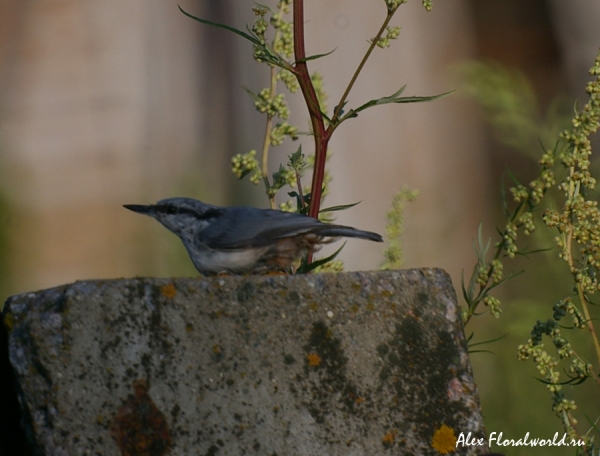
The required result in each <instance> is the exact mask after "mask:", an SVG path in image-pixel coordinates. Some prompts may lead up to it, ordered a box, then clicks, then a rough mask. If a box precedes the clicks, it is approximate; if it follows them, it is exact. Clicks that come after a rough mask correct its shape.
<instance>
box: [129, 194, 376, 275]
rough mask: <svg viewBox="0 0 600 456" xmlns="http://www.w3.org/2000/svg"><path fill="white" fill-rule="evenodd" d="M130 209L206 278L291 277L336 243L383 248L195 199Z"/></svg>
mask: <svg viewBox="0 0 600 456" xmlns="http://www.w3.org/2000/svg"><path fill="white" fill-rule="evenodd" d="M124 207H125V208H127V209H129V210H131V211H134V212H138V213H140V214H145V215H149V216H150V217H153V218H155V219H156V220H158V221H159V222H160V223H162V224H163V225H164V226H165V227H166V228H167V229H169V230H170V231H172V232H173V233H175V234H176V235H177V236H179V238H180V239H181V240H182V242H183V245H185V248H186V249H187V251H188V253H189V255H190V258H191V260H192V262H193V263H194V266H196V269H197V270H198V271H200V273H202V274H218V273H220V272H229V273H233V274H236V273H246V272H249V273H261V272H269V271H290V270H291V266H292V263H293V262H294V261H295V260H297V259H298V258H299V257H300V256H301V255H303V254H304V253H306V252H313V251H315V250H316V249H317V248H318V247H320V245H321V244H324V243H327V242H330V241H331V238H335V237H340V236H344V237H355V238H361V239H368V240H370V241H375V242H382V241H383V239H382V238H381V236H380V235H379V234H377V233H371V232H369V231H361V230H357V229H356V228H352V227H349V226H342V225H333V224H328V223H322V222H320V221H318V220H316V219H314V218H312V217H307V216H304V215H300V214H294V213H291V212H283V211H277V210H271V209H257V208H253V207H219V206H212V205H210V204H205V203H203V202H202V201H198V200H195V199H192V198H169V199H164V200H162V201H159V202H158V203H156V204H153V205H149V206H142V205H137V204H126V205H124Z"/></svg>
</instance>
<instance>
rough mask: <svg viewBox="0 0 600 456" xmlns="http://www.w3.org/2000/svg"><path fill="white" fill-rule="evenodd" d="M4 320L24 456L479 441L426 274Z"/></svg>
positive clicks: (347, 451)
mask: <svg viewBox="0 0 600 456" xmlns="http://www.w3.org/2000/svg"><path fill="white" fill-rule="evenodd" d="M3 317H4V318H3V319H4V323H5V325H6V326H7V329H8V333H9V353H10V360H11V363H12V366H13V369H14V371H15V372H16V378H17V381H18V384H19V387H20V390H21V394H20V400H21V404H22V407H23V410H24V412H25V414H24V416H25V417H26V419H27V420H28V423H27V426H28V430H29V432H30V435H31V436H33V438H34V440H35V445H36V448H38V450H37V451H38V453H36V454H48V455H83V454H92V455H96V454H97V455H112V454H115V455H117V454H123V455H134V454H139V455H163V454H172V455H218V456H221V455H243V454H248V455H253V454H256V455H277V456H283V455H294V456H297V455H311V456H312V455H340V456H341V455H343V456H348V455H360V456H362V455H380V454H403V455H411V454H414V455H438V454H441V453H442V454H443V451H445V450H446V449H448V446H449V443H448V442H450V444H451V443H452V435H455V436H458V435H459V434H460V433H461V432H464V433H465V435H466V433H468V432H471V433H472V436H474V437H484V434H485V432H484V426H483V422H482V418H481V413H480V410H479V405H478V398H477V391H476V387H475V384H474V382H473V378H472V375H471V370H470V365H469V362H468V357H467V351H466V342H465V338H464V335H463V331H462V326H461V322H460V318H459V315H458V309H457V304H456V297H455V294H454V290H453V288H452V284H451V282H450V279H449V277H448V275H447V274H446V273H445V272H444V271H442V270H438V269H419V270H408V271H393V272H391V271H388V272H373V273H364V272H353V273H343V274H315V275H302V276H266V277H265V276H258V277H256V276H255V277H214V278H198V279H147V278H137V279H124V280H109V281H87V282H77V283H75V284H71V285H65V286H62V287H58V288H53V289H49V290H44V291H40V292H37V293H29V294H23V295H19V296H14V297H12V298H10V299H9V300H8V302H7V305H6V307H5V311H4V315H3ZM434 436H435V437H434ZM458 450H459V451H458V452H457V453H456V454H484V453H485V451H486V449H485V448H481V447H479V448H478V447H471V448H460V447H459V449H458Z"/></svg>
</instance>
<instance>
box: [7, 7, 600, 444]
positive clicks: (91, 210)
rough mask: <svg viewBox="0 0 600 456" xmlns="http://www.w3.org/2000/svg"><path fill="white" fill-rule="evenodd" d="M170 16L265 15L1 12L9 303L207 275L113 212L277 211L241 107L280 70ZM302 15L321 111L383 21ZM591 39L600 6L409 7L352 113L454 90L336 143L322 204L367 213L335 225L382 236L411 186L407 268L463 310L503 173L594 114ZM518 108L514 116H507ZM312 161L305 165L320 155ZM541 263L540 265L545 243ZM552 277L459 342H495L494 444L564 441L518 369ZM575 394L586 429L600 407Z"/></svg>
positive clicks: (541, 397)
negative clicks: (62, 289) (90, 283)
mask: <svg viewBox="0 0 600 456" xmlns="http://www.w3.org/2000/svg"><path fill="white" fill-rule="evenodd" d="M178 3H179V4H180V5H181V6H182V7H183V8H184V9H186V10H187V11H189V12H191V13H193V14H195V15H197V16H200V17H204V18H207V19H210V20H213V21H217V22H225V23H227V24H231V25H234V26H236V27H238V28H241V29H244V27H245V24H247V23H252V22H253V21H254V17H253V14H252V12H251V10H250V8H251V6H253V4H252V3H251V2H240V1H236V0H218V1H217V0H193V1H192V0H177V1H175V0H119V1H116V0H86V1H81V0H2V2H0V300H1V301H2V302H3V301H4V300H5V298H6V297H7V296H9V295H11V294H16V293H23V292H28V291H34V290H37V289H41V288H47V287H52V286H57V285H61V284H64V283H69V282H73V281H75V280H87V279H103V278H119V277H131V276H196V275H197V274H196V273H195V270H194V269H193V266H192V265H191V263H190V262H189V260H188V259H187V255H186V253H185V251H184V249H183V246H181V245H180V243H179V241H178V240H177V239H176V238H175V236H173V235H171V234H170V233H168V232H167V231H166V230H165V229H164V228H163V227H162V226H160V225H159V224H158V223H156V222H153V221H152V220H150V219H149V218H145V217H141V216H139V215H136V214H133V213H131V212H129V211H127V210H125V209H123V208H122V205H123V204H131V203H134V204H148V203H153V202H155V201H157V200H159V199H162V198H166V197H171V196H192V197H196V198H199V199H202V200H204V201H206V202H209V203H213V204H219V205H235V204H247V205H254V206H259V207H267V204H268V201H267V198H266V197H265V195H264V192H263V191H262V188H261V187H260V186H258V187H255V186H253V185H251V184H250V183H249V182H247V181H244V182H237V181H236V180H235V177H234V176H233V174H232V173H231V169H230V168H231V165H230V161H231V157H232V156H233V155H235V154H237V153H245V152H247V151H249V150H250V149H260V148H261V145H262V143H261V139H262V135H263V132H264V118H263V117H262V116H261V115H259V114H258V113H256V112H255V110H254V107H253V102H252V100H251V99H250V97H248V96H247V94H246V93H245V91H244V90H243V87H248V88H250V89H251V90H253V91H259V90H260V89H261V88H262V87H265V86H266V85H267V84H268V81H267V77H268V69H266V67H264V66H261V65H259V64H257V63H256V62H254V60H253V59H252V55H251V47H250V45H249V43H247V42H245V41H244V40H242V39H241V38H239V37H237V36H233V35H231V34H228V33H227V32H225V31H223V30H219V29H214V28H210V27H207V26H202V25H200V24H199V23H197V22H194V21H192V20H191V19H189V18H186V17H185V16H184V15H183V14H181V13H180V12H179V10H178V8H177V4H178ZM306 8H307V11H306V31H307V52H308V54H309V55H311V54H320V53H326V52H329V51H331V50H333V49H335V52H334V53H333V54H331V55H330V56H328V57H326V58H324V59H319V60H316V61H311V62H310V64H309V68H310V69H311V71H314V70H318V71H319V72H321V73H322V74H323V76H324V80H325V90H326V91H327V93H328V95H329V106H330V109H331V108H332V107H333V106H334V105H335V103H336V101H337V100H339V98H340V96H341V94H342V92H343V90H344V89H345V87H346V85H347V83H348V81H349V79H350V76H351V74H352V72H353V71H354V69H355V68H356V66H357V65H358V63H359V61H360V59H361V58H362V55H363V54H364V52H365V50H366V48H367V46H368V40H369V39H370V38H372V37H373V36H374V35H375V33H376V31H377V30H378V28H379V27H380V25H381V23H382V21H383V18H384V16H385V5H384V2H383V0H378V1H373V2H365V1H364V0H343V1H342V0H328V1H326V2H307V6H306ZM599 21H600V2H598V1H597V0H573V1H570V2H565V1H559V0H529V1H527V2H523V1H522V0H444V1H435V0H434V2H433V10H432V12H430V13H427V12H426V11H425V10H424V8H423V7H422V6H421V2H419V1H417V0H412V1H410V2H408V3H407V4H405V5H402V6H401V8H400V9H399V11H398V13H397V14H396V16H395V19H394V20H393V25H401V26H402V30H401V33H400V38H399V39H398V40H397V41H394V42H393V43H392V46H391V48H389V49H385V50H380V49H378V50H376V52H375V53H374V55H373V57H372V59H371V60H370V61H369V62H368V64H367V66H366V67H365V70H364V72H363V73H362V75H361V77H360V78H359V80H358V82H357V85H356V86H355V89H354V91H353V92H352V93H351V95H350V98H349V106H357V105H360V104H362V103H364V102H366V101H368V100H370V99H373V98H379V97H381V96H387V95H390V94H392V93H394V92H395V91H396V90H397V89H399V88H400V87H401V86H402V85H404V84H407V89H406V91H405V92H404V95H406V96H410V95H433V94H437V93H442V92H447V91H450V90H454V89H456V92H455V93H454V94H453V95H451V96H449V97H446V98H444V99H441V100H438V101H435V102H431V103H422V104H408V105H406V104H404V105H387V106H382V107H377V108H374V109H371V110H368V111H366V112H364V113H363V114H361V116H360V117H359V118H358V119H354V120H350V121H348V122H347V123H345V124H343V125H342V126H341V127H340V128H339V130H338V131H337V132H336V134H335V135H334V136H333V140H332V142H331V143H330V148H331V152H332V158H331V160H330V162H329V168H328V169H329V171H330V173H331V175H332V177H333V181H332V183H331V191H330V194H329V195H328V197H327V201H326V205H327V206H331V205H337V204H347V203H353V202H357V201H361V204H359V205H357V206H355V207H354V208H352V209H351V210H347V211H343V212H339V213H337V214H338V215H337V222H339V223H343V224H349V225H353V226H357V227H360V228H362V229H367V230H372V231H377V232H380V233H383V232H384V229H385V224H386V212H387V211H388V210H389V209H390V208H391V202H392V198H393V196H394V194H395V193H396V192H398V190H400V189H401V188H402V187H403V186H407V187H409V188H410V189H416V190H418V191H419V197H418V199H417V201H416V202H414V203H410V204H408V205H407V207H406V210H405V214H404V216H405V232H404V236H403V239H404V255H405V264H404V266H405V267H407V268H412V267H421V266H428V267H442V268H444V269H446V270H447V271H448V272H449V273H450V274H451V276H452V278H453V281H454V285H455V287H456V288H457V291H458V294H459V295H460V280H461V271H463V270H464V271H465V274H466V275H467V276H468V275H469V274H470V273H471V270H472V268H473V265H474V264H475V261H476V258H475V255H474V252H473V249H472V245H473V240H474V239H475V238H476V235H477V229H478V226H479V225H480V224H482V227H483V232H484V237H486V238H487V237H492V238H493V239H494V240H495V238H494V235H495V227H496V226H502V225H503V223H504V221H503V219H502V213H501V196H500V195H501V191H500V189H501V186H502V180H503V175H504V174H505V171H506V169H510V170H511V172H512V173H513V174H515V175H516V176H518V178H519V179H520V180H521V182H524V183H526V182H528V181H529V179H531V178H533V177H535V175H536V174H535V173H536V172H537V164H536V160H537V157H539V155H540V154H541V149H540V146H539V140H540V139H543V140H544V141H546V142H547V145H549V146H552V145H553V143H554V141H555V140H556V138H557V132H559V131H560V129H561V128H563V127H564V126H565V125H566V124H565V122H568V119H569V117H570V115H571V114H572V110H573V106H574V105H575V103H576V100H577V105H578V106H582V105H583V104H584V103H585V102H586V95H585V92H584V88H585V84H586V82H587V81H588V80H589V75H588V69H589V68H590V67H591V66H592V64H593V61H594V58H595V56H596V54H597V52H598V48H599V47H600V27H598V25H597V24H598V23H599ZM474 62H484V63H486V66H481V65H478V64H476V63H474ZM494 81H495V83H492V82H494ZM494 84H496V85H494ZM498 87H501V88H502V87H503V88H504V89H506V93H505V92H503V91H501V90H500V89H499V88H498ZM515 93H517V94H521V95H522V97H521V98H518V97H517V98H515V97H512V98H511V96H512V95H514V94H515ZM511 94H512V95H511ZM288 101H289V103H290V105H291V109H292V117H291V119H290V123H292V124H295V125H298V126H299V127H300V130H304V131H307V130H308V122H307V117H306V108H305V107H304V106H303V104H302V101H301V99H300V98H299V96H295V97H291V98H290V97H288ZM511 103H512V105H511ZM505 104H508V105H510V106H508V107H507V106H504V105H505ZM498 105H501V106H504V107H503V108H501V109H500V111H502V112H504V111H507V112H512V113H513V114H514V113H517V114H519V115H520V114H523V112H525V114H524V115H526V117H527V116H528V119H529V121H531V122H533V124H534V127H535V128H532V129H530V130H531V131H530V132H529V136H528V135H524V134H521V133H522V131H521V130H520V129H519V123H518V122H516V126H512V127H509V128H508V130H507V129H506V123H504V124H502V122H500V125H498V123H497V122H496V123H494V121H495V120H496V121H497V120H498V119H497V118H495V117H494V115H493V114H494V112H495V111H494V109H496V108H498ZM503 110H504V111H503ZM496 111H497V109H496ZM522 111H523V112H522ZM532 119H533V120H532ZM509 124H510V122H509ZM511 125H512V124H511ZM521 126H522V125H521ZM503 127H504V129H503ZM511 128H512V129H511ZM300 141H301V142H302V144H303V150H304V151H305V152H306V153H310V152H311V151H312V144H311V140H310V138H304V139H301V140H300ZM296 148H297V144H293V143H290V142H286V143H284V144H283V146H281V147H279V148H276V149H274V150H273V152H272V153H271V159H272V162H271V170H272V171H275V170H276V169H277V168H278V166H279V163H282V162H283V163H285V162H286V161H287V156H288V155H289V154H291V153H292V152H294V151H295V150H296ZM507 184H511V182H507ZM548 236H550V235H549V234H548ZM547 239H548V240H549V239H550V237H548V238H547ZM538 243H539V244H540V245H539V246H542V247H543V246H544V242H543V237H542V240H541V241H538ZM340 258H341V259H342V260H344V262H345V265H346V269H347V270H355V269H364V270H368V269H377V268H379V266H380V265H381V262H382V261H383V257H382V248H381V246H379V245H375V244H372V243H365V242H360V241H357V242H352V241H351V242H348V244H347V245H346V247H345V249H344V250H343V252H342V253H341V254H340ZM554 258H555V253H552V252H550V253H548V254H540V255H538V256H536V258H532V259H528V260H524V263H522V264H519V263H508V264H507V265H506V266H505V268H506V270H507V272H510V271H513V270H514V271H518V270H520V269H522V268H526V269H527V273H526V274H522V275H520V276H519V277H517V278H516V279H514V280H512V281H510V282H509V283H508V284H507V285H506V286H505V287H504V289H503V291H502V297H503V302H504V312H503V314H502V317H501V319H500V320H495V319H493V318H491V317H489V316H484V317H481V318H477V319H475V320H476V321H474V322H473V323H472V324H470V327H468V328H467V333H468V334H470V333H471V332H474V333H475V338H474V340H476V341H483V340H489V339H493V338H496V337H500V336H505V337H504V338H503V339H502V340H500V341H499V342H495V343H493V344H491V345H488V346H486V348H487V349H489V350H491V351H492V352H493V354H491V353H477V354H474V355H473V356H472V362H473V365H474V371H475V376H476V380H477V382H478V385H479V388H480V392H481V395H482V406H483V412H484V416H485V419H486V424H487V427H488V431H490V432H491V431H496V432H500V431H501V432H503V433H504V436H505V437H507V438H521V437H523V436H524V435H525V433H526V432H530V433H531V435H532V436H533V437H541V438H548V437H552V436H553V435H554V432H556V431H559V432H560V433H561V435H562V426H561V424H560V421H559V420H558V419H557V418H556V417H554V415H553V413H552V411H551V404H550V400H549V394H548V393H547V392H546V391H545V388H544V386H543V385H542V384H541V383H539V382H538V381H537V380H536V379H535V377H536V376H537V373H536V370H535V368H534V365H533V363H532V362H519V361H517V358H516V347H517V345H518V344H520V343H524V342H525V341H526V339H527V338H528V335H529V331H530V330H531V327H532V326H533V324H534V323H535V320H536V319H541V320H546V319H547V318H549V317H551V310H550V309H551V306H552V304H553V303H554V302H555V301H556V300H557V299H560V298H561V297H563V296H565V295H566V294H568V293H569V291H570V290H569V289H568V286H567V283H568V281H566V280H565V278H564V276H565V271H564V269H561V268H562V265H560V264H558V263H556V262H554V263H550V262H549V260H553V259H554ZM561 277H562V279H561ZM567 279H568V278H567ZM459 297H460V296H459ZM585 344H586V342H585V339H584V342H583V346H582V348H581V350H583V351H585V350H586V349H587V348H586V345H585ZM573 390H574V391H572V392H571V390H569V393H568V394H570V395H571V394H572V395H573V396H574V397H576V398H578V399H579V400H580V401H581V403H582V404H583V410H581V413H582V416H583V413H584V412H585V405H586V404H587V405H594V400H591V398H594V396H593V394H594V391H593V390H592V389H590V390H589V391H588V390H587V389H586V388H585V386H584V387H583V388H582V387H579V388H574V389H573ZM594 399H595V400H596V405H597V402H598V401H597V399H598V397H597V395H596V396H595V398H594ZM597 412H598V409H597V407H596V408H595V410H594V408H593V407H592V408H591V410H590V413H591V414H592V415H593V414H594V413H597ZM593 418H595V416H593ZM582 419H583V420H584V421H585V419H584V418H582ZM501 450H502V451H504V452H505V453H506V454H510V455H513V454H514V455H525V454H529V455H531V454H545V455H551V454H556V455H559V454H574V452H571V450H570V449H565V448H557V449H548V448H544V449H531V448H528V449H519V448H504V449H501Z"/></svg>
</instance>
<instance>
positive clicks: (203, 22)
mask: <svg viewBox="0 0 600 456" xmlns="http://www.w3.org/2000/svg"><path fill="white" fill-rule="evenodd" d="M177 8H179V11H181V12H182V13H183V14H185V15H186V16H187V17H189V18H191V19H194V20H195V21H198V22H201V23H202V24H207V25H212V26H213V27H218V28H222V29H225V30H229V31H230V32H233V33H235V34H236V35H239V36H241V37H242V38H246V39H247V40H248V41H250V42H252V43H254V44H256V45H257V46H261V45H262V43H261V41H260V40H259V39H258V38H256V37H254V36H252V35H248V34H247V33H246V32H242V31H241V30H238V29H236V28H234V27H230V26H229V25H225V24H220V23H218V22H212V21H209V20H207V19H202V18H200V17H196V16H194V15H193V14H190V13H188V12H187V11H185V10H184V9H183V8H182V7H181V6H179V5H177Z"/></svg>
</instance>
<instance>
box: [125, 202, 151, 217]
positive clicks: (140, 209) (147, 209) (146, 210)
mask: <svg viewBox="0 0 600 456" xmlns="http://www.w3.org/2000/svg"><path fill="white" fill-rule="evenodd" d="M123 207H124V208H125V209H129V210H130V211H133V212H137V213H138V214H145V215H150V216H152V215H154V206H144V205H142V204H123Z"/></svg>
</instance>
